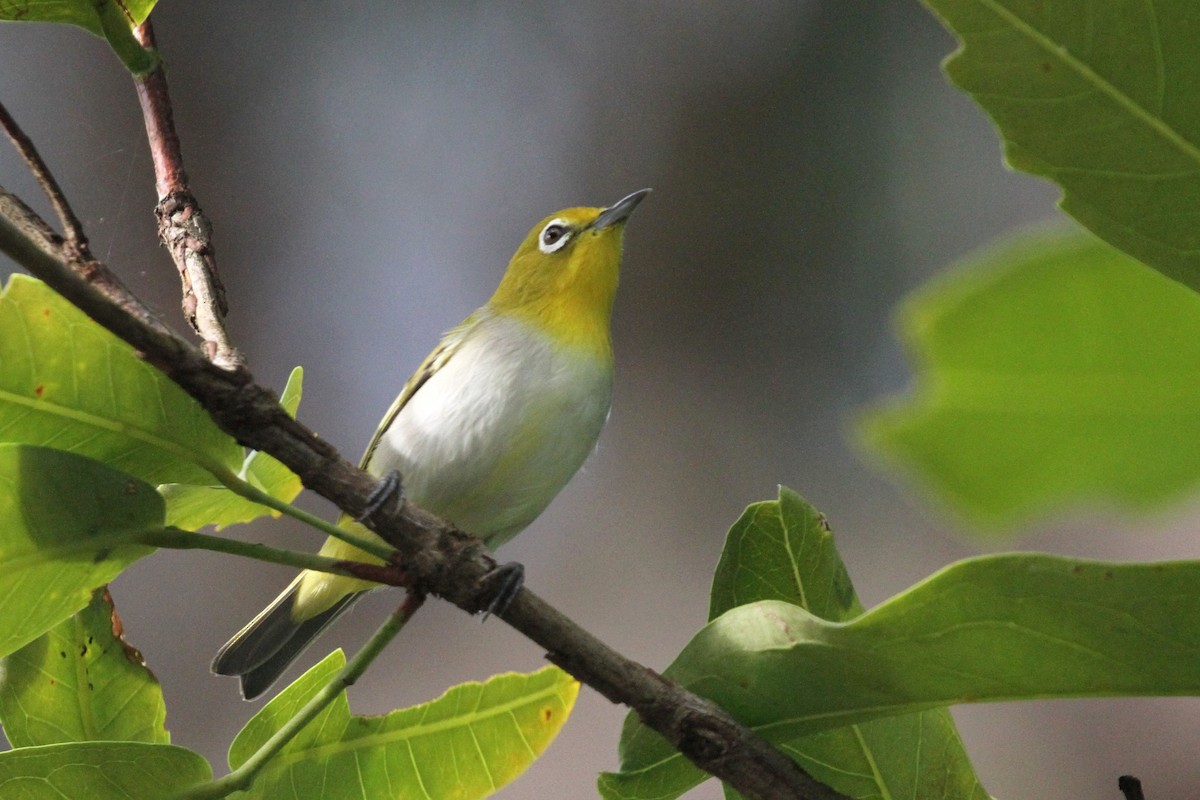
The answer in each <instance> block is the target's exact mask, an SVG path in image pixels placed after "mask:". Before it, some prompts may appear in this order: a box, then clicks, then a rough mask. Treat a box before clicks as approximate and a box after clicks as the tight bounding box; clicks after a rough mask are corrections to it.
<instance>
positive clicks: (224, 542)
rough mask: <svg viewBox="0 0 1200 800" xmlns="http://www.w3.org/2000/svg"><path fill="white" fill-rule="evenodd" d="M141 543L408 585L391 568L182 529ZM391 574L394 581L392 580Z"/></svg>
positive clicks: (150, 535) (151, 534)
mask: <svg viewBox="0 0 1200 800" xmlns="http://www.w3.org/2000/svg"><path fill="white" fill-rule="evenodd" d="M138 542H139V543H140V544H147V545H150V546H151V547H164V548H168V549H171V550H210V551H212V552H214V553H226V554H228V555H235V556H243V557H245V558H253V559H256V560H258V561H267V562H270V563H272V564H283V565H284V566H286V567H298V568H300V569H311V570H315V571H316V572H329V573H332V574H334V575H346V576H347V577H351V578H361V579H364V580H373V581H376V582H377V583H385V584H388V585H395V586H403V585H405V583H404V580H403V575H402V574H401V573H400V572H398V571H396V570H394V569H393V568H390V567H388V566H382V567H381V566H380V565H378V564H365V563H360V562H356V561H346V560H344V559H337V558H329V557H327V556H321V555H317V554H316V553H302V552H298V551H295V550H284V549H281V548H278V547H270V546H268V545H265V544H257V543H253V542H242V541H239V540H237V539H227V538H225V537H224V536H213V535H211V534H207V533H197V532H195V531H188V530H184V529H182V528H175V527H167V528H156V529H155V530H152V531H146V532H145V533H143V534H142V535H141V536H139V537H138ZM389 574H390V576H391V580H388V577H389Z"/></svg>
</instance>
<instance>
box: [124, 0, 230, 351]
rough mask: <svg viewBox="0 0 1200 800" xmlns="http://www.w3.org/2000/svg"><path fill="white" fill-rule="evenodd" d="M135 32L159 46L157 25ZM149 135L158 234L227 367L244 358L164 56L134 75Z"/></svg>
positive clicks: (191, 314) (207, 345)
mask: <svg viewBox="0 0 1200 800" xmlns="http://www.w3.org/2000/svg"><path fill="white" fill-rule="evenodd" d="M134 35H135V36H136V37H137V39H138V41H139V42H141V44H142V46H143V47H144V48H146V49H148V50H151V51H154V50H155V49H156V47H155V42H154V29H153V28H152V27H151V25H150V20H149V19H146V21H145V22H143V23H142V24H141V25H140V26H138V27H137V28H136V29H135V30H134ZM133 83H134V87H135V88H136V89H137V96H138V103H139V104H140V105H141V107H142V118H143V119H144V120H145V123H146V138H147V140H148V142H149V144H150V155H151V160H152V161H153V163H154V183H155V188H156V189H157V191H158V206H157V207H156V208H155V214H156V215H157V217H158V236H159V239H160V240H161V241H162V243H163V246H165V247H166V248H167V250H168V252H170V254H171V259H172V260H173V261H174V262H175V268H176V269H177V270H178V271H179V279H180V281H181V282H182V284H183V314H184V316H185V317H186V318H187V321H188V323H190V324H191V326H192V328H193V329H194V330H195V331H196V333H197V334H199V335H200V338H201V339H203V340H204V345H203V347H204V352H205V355H207V356H208V358H209V359H210V360H211V361H212V362H213V363H214V364H217V365H218V366H221V367H223V368H225V369H234V368H235V367H240V366H242V365H244V364H245V359H244V358H243V357H242V354H241V353H239V352H238V351H237V349H236V348H234V346H233V344H232V343H231V342H230V340H229V334H228V333H227V332H226V331H225V315H226V314H227V313H228V312H229V308H228V306H227V304H226V302H225V287H224V286H223V285H222V283H221V276H220V275H219V274H218V272H217V262H216V258H215V256H214V251H213V244H212V225H211V224H210V223H209V221H208V217H207V216H205V214H204V212H203V211H202V210H201V208H200V203H199V202H198V201H197V200H196V196H195V195H194V194H192V189H191V186H190V185H189V183H188V177H187V172H186V171H185V170H184V168H183V151H182V149H181V148H180V146H179V134H178V133H176V131H175V113H174V111H173V110H172V108H171V95H170V92H169V91H168V89H167V74H166V71H165V70H164V68H163V64H162V60H161V59H156V61H155V65H154V67H152V68H151V69H150V70H148V71H146V72H144V73H141V74H136V75H134V76H133Z"/></svg>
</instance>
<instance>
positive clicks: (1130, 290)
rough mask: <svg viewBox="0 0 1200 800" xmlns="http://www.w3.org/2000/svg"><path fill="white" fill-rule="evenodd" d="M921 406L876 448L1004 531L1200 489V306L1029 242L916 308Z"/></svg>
mask: <svg viewBox="0 0 1200 800" xmlns="http://www.w3.org/2000/svg"><path fill="white" fill-rule="evenodd" d="M900 329H901V332H902V334H903V336H904V340H905V342H906V344H907V345H908V350H909V352H910V353H911V354H912V359H913V361H914V362H915V363H916V365H917V380H916V386H915V387H914V388H913V390H912V391H911V393H910V395H909V396H907V397H905V398H903V399H900V400H898V401H895V402H893V403H891V404H890V405H889V406H885V407H883V408H882V409H879V410H876V411H875V412H874V413H873V414H872V415H870V416H869V417H867V419H866V420H865V422H864V425H863V429H862V430H863V434H864V439H865V441H866V442H867V443H868V444H869V445H870V446H871V447H872V448H874V449H875V450H876V451H878V452H879V453H881V454H883V455H885V456H886V457H887V458H888V459H889V461H891V462H892V463H895V464H897V465H898V466H900V467H902V468H907V469H909V470H911V471H912V472H913V473H914V474H915V475H916V476H918V477H920V478H921V479H923V480H925V481H927V482H928V484H929V486H930V488H931V489H932V491H933V492H934V493H935V494H936V495H937V496H939V497H941V498H944V499H945V501H946V502H947V503H949V504H950V506H951V507H952V508H954V509H956V510H958V511H960V512H961V513H963V514H964V515H965V516H966V517H967V518H968V519H970V520H972V521H974V522H976V523H978V524H982V525H989V526H992V527H997V526H1004V527H1008V528H1012V527H1013V526H1014V525H1016V524H1017V523H1020V522H1023V521H1026V520H1027V519H1029V518H1031V517H1033V516H1035V515H1040V514H1045V513H1047V512H1050V511H1056V510H1059V509H1062V508H1064V507H1066V506H1068V505H1069V504H1072V503H1075V504H1077V503H1080V502H1084V501H1088V502H1092V503H1103V504H1105V505H1110V506H1121V507H1124V508H1127V509H1132V510H1141V509H1146V508H1157V507H1160V506H1162V505H1163V504H1164V503H1166V502H1169V501H1173V500H1178V499H1179V498H1181V497H1182V496H1185V495H1186V493H1187V492H1189V491H1192V490H1193V489H1194V488H1195V486H1196V483H1197V481H1198V480H1200V449H1198V448H1196V447H1195V444H1194V443H1195V442H1196V441H1197V440H1198V439H1200V411H1197V409H1200V394H1198V388H1197V386H1196V382H1195V377H1194V365H1195V364H1196V363H1200V296H1198V295H1197V294H1196V293H1195V292H1193V291H1191V290H1190V289H1187V288H1185V287H1184V286H1181V285H1180V284H1178V283H1175V282H1174V281H1170V280H1167V279H1165V278H1163V277H1162V276H1161V275H1159V274H1157V273H1155V272H1154V271H1152V270H1149V269H1146V268H1145V267H1143V266H1142V265H1141V264H1139V263H1138V262H1136V261H1134V260H1133V259H1132V258H1130V257H1129V256H1126V255H1125V254H1123V253H1121V252H1119V251H1117V250H1113V249H1112V248H1111V247H1109V246H1107V245H1105V244H1103V243H1102V242H1100V241H1098V240H1096V239H1094V238H1092V237H1090V236H1086V235H1080V234H1077V233H1076V234H1067V235H1056V236H1048V235H1045V234H1035V235H1030V234H1022V235H1018V236H1016V237H1014V238H1013V239H1011V240H1009V241H1006V242H1004V243H1002V244H1000V245H998V246H996V247H994V248H992V249H989V250H988V251H986V252H985V253H983V254H981V255H979V256H977V257H974V258H971V259H968V261H967V262H965V263H964V264H962V265H960V266H959V267H958V268H956V269H955V270H954V271H953V272H952V273H951V274H950V275H948V276H946V277H944V278H943V279H942V280H939V281H935V282H933V283H931V284H930V285H929V286H927V287H925V288H924V289H922V290H921V291H920V292H918V293H917V294H916V295H915V296H913V297H911V298H909V300H908V301H907V302H906V303H905V304H904V306H903V308H902V311H901V313H900Z"/></svg>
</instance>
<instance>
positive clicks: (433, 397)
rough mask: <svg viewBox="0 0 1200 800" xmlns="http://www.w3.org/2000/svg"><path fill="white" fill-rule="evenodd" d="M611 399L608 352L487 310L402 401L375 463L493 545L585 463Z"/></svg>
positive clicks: (418, 498) (416, 497) (413, 495)
mask: <svg viewBox="0 0 1200 800" xmlns="http://www.w3.org/2000/svg"><path fill="white" fill-rule="evenodd" d="M611 399H612V363H611V361H610V360H609V359H608V358H605V357H601V356H595V355H591V354H585V353H581V352H579V351H566V350H563V349H560V348H559V347H557V346H555V345H554V344H553V343H551V342H549V341H548V340H547V338H546V337H545V336H544V335H543V334H541V333H540V332H538V331H536V330H534V329H533V328H531V327H530V326H529V325H527V324H526V323H524V322H521V321H519V320H516V319H512V318H509V317H501V316H488V317H484V318H483V319H481V321H480V322H479V324H478V327H477V328H475V329H474V330H472V331H471V332H470V333H469V334H467V338H466V339H464V341H463V342H462V344H460V345H459V347H458V349H457V350H456V351H455V352H454V354H453V355H452V356H451V357H450V359H449V360H448V361H447V362H446V364H445V365H443V366H442V367H441V369H439V370H438V371H437V372H436V373H434V374H433V375H432V376H431V377H430V378H429V380H428V381H427V382H426V383H425V385H424V386H422V387H421V388H420V389H418V390H417V392H416V394H414V395H413V397H412V398H411V399H410V400H409V401H408V403H407V404H406V405H405V406H404V408H402V409H401V410H400V413H399V414H397V416H396V418H395V420H394V421H393V422H392V425H391V426H390V427H389V429H388V430H387V432H386V433H385V434H384V435H383V436H382V438H381V439H380V442H379V445H378V447H377V449H376V450H375V452H374V454H373V455H372V457H371V461H370V463H369V464H368V465H367V468H368V470H369V471H370V472H372V473H374V474H376V475H382V474H384V473H386V472H387V471H389V470H391V469H398V470H399V471H400V474H401V476H402V477H403V481H404V491H405V493H406V495H407V496H408V497H409V498H410V499H412V501H413V502H415V503H417V504H418V505H420V506H422V507H424V508H426V509H428V510H429V511H432V512H433V513H435V514H437V515H438V516H441V517H443V518H445V519H447V520H449V521H450V522H453V523H454V524H455V525H457V526H458V527H460V528H462V529H463V530H465V531H468V532H469V533H473V534H475V535H476V536H479V537H481V538H483V539H484V540H486V541H487V543H488V545H489V546H490V547H493V548H495V547H498V546H499V545H500V544H503V543H504V542H506V541H508V540H509V539H511V538H512V537H513V536H515V535H516V534H518V533H520V532H521V530H522V529H524V528H525V527H526V526H527V525H528V524H529V523H530V522H532V521H533V520H534V519H535V518H536V517H537V516H538V514H540V513H542V510H543V509H545V507H546V506H547V505H548V504H549V503H550V501H551V500H553V499H554V496H555V495H557V494H558V492H559V490H560V489H562V487H563V486H565V485H566V483H567V481H569V480H570V479H571V477H572V476H573V475H574V474H575V472H576V471H577V470H578V469H579V467H580V466H581V465H582V464H583V462H584V460H585V459H586V458H587V456H588V455H589V454H590V453H591V451H592V450H593V448H594V447H595V444H596V439H597V437H598V436H599V435H600V429H601V428H602V427H603V425H604V421H605V419H607V417H608V410H609V404H610V402H611Z"/></svg>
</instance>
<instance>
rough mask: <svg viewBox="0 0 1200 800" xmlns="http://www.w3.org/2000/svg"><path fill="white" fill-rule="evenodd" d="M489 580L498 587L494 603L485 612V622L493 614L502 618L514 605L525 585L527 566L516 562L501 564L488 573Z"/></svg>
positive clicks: (493, 596) (493, 599)
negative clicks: (518, 593)
mask: <svg viewBox="0 0 1200 800" xmlns="http://www.w3.org/2000/svg"><path fill="white" fill-rule="evenodd" d="M487 580H488V582H489V583H491V584H492V585H494V586H495V587H496V593H495V594H494V595H492V601H491V602H490V603H488V607H487V609H486V610H485V611H484V612H483V621H484V622H487V618H488V617H490V616H492V615H493V614H495V615H496V616H502V615H503V614H504V612H505V611H507V610H508V607H509V606H510V605H512V601H513V599H514V598H516V596H517V592H519V591H521V587H522V586H524V585H525V566H524V565H523V564H519V563H517V562H516V561H510V562H508V563H507V564H500V565H498V566H497V567H496V568H495V569H493V570H492V571H491V572H489V573H488V575H487Z"/></svg>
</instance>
